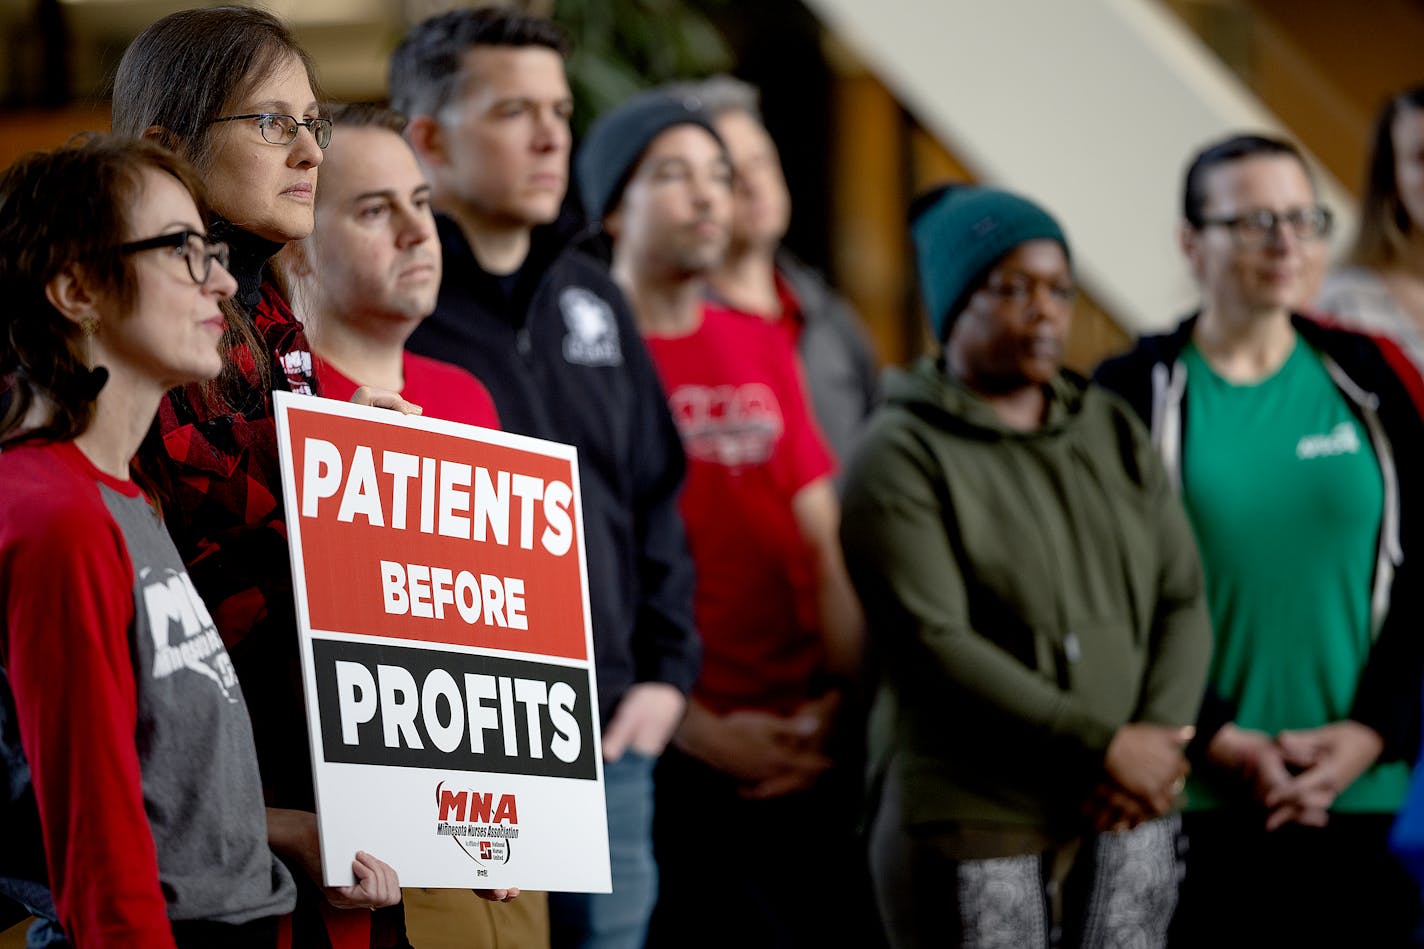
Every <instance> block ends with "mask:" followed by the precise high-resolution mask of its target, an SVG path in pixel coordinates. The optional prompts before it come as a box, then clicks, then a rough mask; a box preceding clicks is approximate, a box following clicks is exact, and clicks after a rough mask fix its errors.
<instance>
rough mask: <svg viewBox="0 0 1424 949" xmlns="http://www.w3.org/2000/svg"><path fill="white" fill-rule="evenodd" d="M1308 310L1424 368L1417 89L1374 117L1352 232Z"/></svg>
mask: <svg viewBox="0 0 1424 949" xmlns="http://www.w3.org/2000/svg"><path fill="white" fill-rule="evenodd" d="M1316 307H1317V308H1318V309H1320V310H1322V311H1323V312H1325V313H1328V314H1330V315H1331V316H1333V317H1335V318H1336V319H1338V320H1339V321H1340V322H1341V323H1343V324H1345V325H1346V326H1349V327H1352V328H1354V329H1359V330H1362V331H1364V332H1367V333H1372V334H1375V335H1378V336H1386V337H1388V338H1390V339H1392V340H1393V341H1394V342H1395V343H1396V344H1398V345H1399V347H1400V348H1401V349H1403V350H1404V351H1405V353H1406V355H1408V356H1409V358H1410V359H1411V360H1413V362H1414V365H1415V367H1416V368H1419V369H1421V371H1424V86H1414V87H1413V88H1410V89H1406V90H1404V91H1403V92H1401V93H1399V94H1398V95H1395V96H1393V97H1392V98H1391V99H1390V100H1389V102H1387V103H1386V104H1385V106H1384V108H1383V109H1381V110H1380V113H1379V115H1378V116H1377V117H1376V119H1375V128H1374V135H1373V139H1372V145H1371V147H1370V160H1369V166H1368V168H1367V170H1366V172H1365V191H1364V197H1363V198H1362V199H1361V202H1360V223H1359V229H1358V230H1357V231H1356V233H1355V241H1354V244H1353V246H1352V247H1351V249H1350V254H1349V257H1348V258H1347V261H1346V265H1345V266H1344V267H1341V268H1339V269H1337V270H1336V271H1335V272H1333V273H1332V274H1330V276H1329V277H1327V278H1326V280H1325V284H1324V286H1323V288H1322V289H1321V291H1320V297H1319V299H1318V300H1317V301H1316Z"/></svg>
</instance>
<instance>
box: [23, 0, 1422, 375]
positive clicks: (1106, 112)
mask: <svg viewBox="0 0 1424 949" xmlns="http://www.w3.org/2000/svg"><path fill="white" fill-rule="evenodd" d="M193 5H194V4H193V3H192V2H187V3H184V2H168V0H0V36H3V44H0V165H7V164H9V162H10V161H11V160H13V159H14V158H15V157H16V156H17V155H19V154H21V153H23V152H25V151H28V150H30V149H35V148H47V147H52V146H54V145H56V144H58V143H60V142H62V141H63V140H64V139H66V138H67V137H68V136H70V135H71V134H73V133H75V132H78V131H82V130H86V129H98V130H103V129H107V127H108V102H107V85H108V83H109V81H110V77H111V76H112V73H113V69H114V67H115V65H116V64H117V62H118V59H119V56H120V55H121V54H122V52H123V50H124V48H125V46H126V45H127V43H128V42H129V40H131V39H132V38H133V37H134V36H135V35H136V34H137V33H138V32H139V31H140V30H142V29H143V28H144V27H145V26H146V25H147V24H148V23H150V22H152V21H153V20H154V19H156V18H157V17H160V16H162V15H164V14H167V13H169V12H172V11H174V10H178V9H183V8H185V7H190V6H193ZM457 5H460V4H456V3H450V2H447V0H279V2H272V3H268V4H265V6H267V7H268V8H269V9H272V10H273V11H274V12H276V13H278V14H279V15H281V16H283V17H284V18H286V19H287V20H288V21H289V22H290V23H291V24H292V25H293V26H294V27H295V30H296V32H297V34H298V37H299V39H300V40H301V42H302V43H303V45H304V46H306V48H307V49H308V50H309V51H310V52H311V53H312V55H313V56H314V58H315V60H316V63H317V67H318V72H319V76H320V78H321V81H322V83H323V84H324V86H325V90H326V92H327V94H328V96H330V97H331V98H337V99H348V100H380V99H382V98H383V97H384V95H385V71H386V57H387V55H388V53H389V51H390V50H391V48H393V46H394V45H395V43H396V42H397V40H398V39H399V38H400V36H401V34H402V33H403V31H404V29H405V28H406V26H407V25H408V24H410V23H413V22H416V21H418V20H420V19H422V18H424V17H426V16H429V15H430V14H432V13H436V12H440V11H441V10H444V9H448V8H450V7H453V6H457ZM512 5H514V6H519V7H522V8H524V9H526V10H529V11H531V12H535V13H540V14H545V15H549V16H552V17H553V18H554V19H556V20H558V21H559V22H560V23H562V24H563V25H564V26H565V27H566V28H568V30H569V31H570V33H571V34H572V35H573V37H574V41H575V44H576V51H575V53H574V55H573V57H572V59H571V60H570V63H569V72H570V80H571V82H572V84H573V87H574V91H575V95H576V97H577V100H578V107H579V111H578V115H577V117H576V124H577V127H578V128H579V129H581V128H583V127H584V126H585V125H586V124H587V122H588V121H589V120H590V118H591V117H592V116H593V115H595V114H597V112H598V111H599V110H600V109H602V108H605V107H607V106H608V105H611V104H613V103H616V102H618V101H620V100H621V99H623V98H624V97H626V96H627V95H629V94H631V93H632V92H634V91H636V90H637V89H639V88H643V87H645V86H650V85H655V84H657V83H660V82H663V81H666V80H669V79H674V78H684V77H700V76H705V75H709V74H711V73H716V72H729V73H732V74H734V75H736V76H739V77H741V78H743V79H746V80H748V81H750V82H752V83H754V84H756V85H758V86H760V87H761V89H762V95H763V106H764V111H765V117H766V122H767V125H768V127H769V129H770V130H771V133H772V135H773V137H774V138H775V139H776V141H777V142H778V144H779V146H780V148H781V152H782V159H783V162H784V164H785V167H786V173H787V178H788V181H789V183H790V186H791V191H792V197H793V202H794V217H793V222H792V230H791V233H790V235H789V237H788V240H787V243H788V244H789V245H790V247H791V248H792V250H794V251H795V252H796V253H797V254H799V255H800V256H801V257H802V258H803V259H805V260H807V261H809V262H811V263H812V264H814V265H816V266H818V267H820V268H821V269H822V270H824V271H825V272H826V273H827V274H828V275H829V276H830V278H831V279H832V281H833V282H834V283H835V284H836V285H838V286H839V287H840V288H841V289H842V290H843V291H844V292H845V293H846V294H847V295H848V296H849V297H850V298H851V299H852V300H853V301H854V302H855V304H856V305H857V306H858V308H859V309H860V312H861V313H862V315H863V316H864V318H865V321H866V324H867V327H868V328H869V330H870V333H871V335H872V337H873V339H874V341H875V344H876V347H877V349H878V351H879V354H880V356H881V359H882V360H883V361H884V362H886V363H887V364H895V363H902V362H904V361H906V360H907V359H909V358H910V357H912V356H914V355H915V354H917V353H918V352H920V351H921V350H922V349H923V348H924V346H925V338H924V332H923V330H922V328H921V327H922V320H921V317H920V314H919V312H918V309H917V304H916V302H915V288H914V284H913V273H912V270H913V268H912V265H911V258H910V252H909V246H908V241H907V238H906V234H905V226H904V223H905V222H904V218H905V208H906V206H907V204H908V203H909V200H910V198H911V197H912V196H913V195H914V194H915V193H917V192H918V191H919V190H921V189H923V188H924V187H926V186H928V185H930V184H934V183H936V182H941V181H945V180H956V179H957V180H976V181H982V182H986V183H992V184H996V185H1000V186H1004V187H1009V188H1012V189H1014V190H1018V191H1021V192H1023V193H1025V194H1028V195H1031V196H1032V197H1034V198H1036V199H1037V200H1040V201H1041V202H1043V203H1044V204H1045V205H1047V206H1048V207H1049V208H1050V209H1052V210H1053V211H1054V212H1055V213H1056V214H1057V215H1058V216H1059V217H1060V218H1061V220H1062V221H1063V223H1064V225H1065V227H1066V229H1067V231H1068V233H1069V236H1070V240H1071V241H1072V244H1073V251H1074V264H1075V266H1076V268H1077V270H1078V273H1079V277H1080V280H1081V282H1082V285H1083V288H1084V296H1083V298H1082V300H1081V302H1080V305H1079V309H1078V318H1077V323H1076V325H1075V328H1074V333H1073V337H1072V341H1071V346H1070V354H1069V362H1070V364H1072V365H1075V366H1077V367H1079V368H1089V367H1091V366H1092V365H1093V364H1095V363H1096V361H1097V360H1098V359H1099V358H1100V357H1101V356H1103V355H1105V354H1107V353H1110V352H1113V351H1115V350H1117V349H1119V348H1121V347H1122V346H1123V345H1125V343H1126V340H1127V338H1128V336H1129V335H1131V334H1135V333H1138V332H1142V331H1146V330H1151V329H1158V328H1162V327H1164V326H1166V325H1168V324H1170V323H1172V322H1175V320H1176V319H1178V318H1180V317H1181V316H1182V315H1184V314H1185V313H1186V311H1187V310H1188V309H1189V308H1190V307H1191V306H1192V304H1193V291H1192V287H1191V284H1190V281H1189V279H1188V276H1187V273H1186V270H1185V267H1184V265H1183V264H1182V262H1181V258H1180V254H1179V253H1178V252H1177V248H1176V227H1177V217H1178V210H1177V209H1178V206H1179V201H1180V197H1179V193H1180V178H1181V175H1182V172H1183V170H1184V168H1185V165H1186V162H1187V160H1188V158H1189V156H1190V155H1191V153H1192V152H1193V151H1194V150H1195V149H1196V148H1197V147H1199V146H1200V145H1201V144H1202V143H1204V142H1206V141H1207V140H1209V139H1211V138H1213V137H1216V136H1219V135H1222V134H1224V133H1227V132H1232V131H1239V130H1247V129H1251V130H1261V129H1266V130H1271V131H1275V132H1278V133H1284V134H1286V135H1288V136H1289V137H1291V138H1293V139H1294V140H1296V141H1298V142H1299V143H1300V144H1301V145H1303V146H1304V147H1305V149H1306V150H1307V151H1308V152H1309V153H1310V154H1311V155H1312V156H1313V157H1314V159H1315V161H1316V162H1317V163H1318V168H1319V171H1320V173H1321V181H1322V187H1323V190H1324V193H1325V195H1326V201H1327V203H1328V204H1330V205H1331V206H1332V207H1333V208H1334V210H1335V211H1336V212H1337V214H1338V215H1339V216H1340V217H1341V218H1342V223H1343V226H1342V227H1341V228H1340V231H1339V235H1338V238H1337V240H1338V241H1339V242H1340V243H1343V240H1344V239H1345V238H1347V237H1348V235H1349V233H1350V232H1351V230H1352V229H1353V212H1352V203H1353V195H1354V194H1355V193H1357V192H1358V190H1359V188H1360V185H1361V182H1362V180H1363V177H1364V162H1365V152H1366V149H1367V147H1368V141H1367V140H1368V135H1369V128H1370V123H1371V120H1372V117H1373V114H1374V112H1375V111H1376V109H1377V108H1378V107H1379V106H1380V104H1381V103H1382V102H1383V101H1384V99H1385V98H1386V96H1387V95H1388V94H1389V93H1390V92H1392V91H1394V90H1396V89H1399V88H1401V87H1404V86H1406V85H1409V84H1411V83H1414V82H1417V81H1419V80H1420V79H1421V78H1424V75H1421V73H1424V67H1421V65H1420V64H1419V62H1418V57H1419V51H1420V50H1421V49H1424V0H1367V2H1360V3H1352V4H1344V3H1340V2H1338V0H1073V2H1055V0H805V2H801V0H526V2H522V3H513V4H512Z"/></svg>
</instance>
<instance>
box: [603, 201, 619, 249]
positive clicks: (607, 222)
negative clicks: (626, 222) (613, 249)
mask: <svg viewBox="0 0 1424 949" xmlns="http://www.w3.org/2000/svg"><path fill="white" fill-rule="evenodd" d="M622 230H623V206H622V204H619V206H618V207H616V208H614V209H613V210H612V211H609V212H608V213H607V214H605V215H604V216H603V232H604V233H605V234H607V235H608V236H609V237H611V238H613V239H614V240H615V241H616V240H617V239H618V234H619V232H621V231H622Z"/></svg>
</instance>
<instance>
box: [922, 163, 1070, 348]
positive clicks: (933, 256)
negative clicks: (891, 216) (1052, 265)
mask: <svg viewBox="0 0 1424 949" xmlns="http://www.w3.org/2000/svg"><path fill="white" fill-rule="evenodd" d="M911 214H912V218H911V221H910V236H911V237H912V238H913V239H914V242H915V260H916V264H917V266H918V270H919V275H920V293H921V294H922V295H923V296H924V301H925V310H926V312H927V313H928V314H929V320H930V329H932V330H933V331H934V335H935V339H937V340H939V341H940V342H944V341H945V339H946V338H948V336H949V329H950V326H951V325H952V324H953V322H954V318H955V317H956V316H958V315H959V313H960V311H961V310H963V309H964V306H965V304H966V303H968V302H969V296H970V294H972V293H973V292H974V291H975V290H976V289H977V288H978V286H979V283H980V281H981V280H983V278H984V275H985V274H986V273H988V271H989V270H990V268H992V267H993V266H994V265H995V264H996V263H998V262H999V260H1000V259H1002V258H1003V257H1004V255H1005V254H1008V253H1009V252H1010V251H1012V250H1013V249H1014V248H1015V247H1018V246H1019V245H1020V244H1025V243H1027V242H1029V241H1032V240H1041V239H1047V240H1055V241H1057V242H1058V243H1059V244H1061V245H1063V253H1064V254H1068V253H1069V252H1068V238H1067V237H1065V236H1064V235H1063V229H1062V228H1061V227H1059V226H1058V222H1057V221H1055V220H1054V219H1053V217H1052V215H1050V214H1049V213H1048V212H1047V211H1045V210H1043V208H1040V207H1039V206H1038V205H1036V204H1034V203H1033V202H1032V201H1029V200H1028V199H1027V198H1021V197H1019V196H1018V195H1016V194H1010V193H1009V192H1007V191H1000V190H998V189H996V188H981V187H978V186H975V185H951V186H949V187H947V188H944V189H941V190H939V191H935V192H931V193H930V194H927V195H925V196H923V197H922V198H921V199H920V200H919V201H917V202H916V204H915V207H914V208H912V209H911ZM1069 256H1070V257H1071V255H1069Z"/></svg>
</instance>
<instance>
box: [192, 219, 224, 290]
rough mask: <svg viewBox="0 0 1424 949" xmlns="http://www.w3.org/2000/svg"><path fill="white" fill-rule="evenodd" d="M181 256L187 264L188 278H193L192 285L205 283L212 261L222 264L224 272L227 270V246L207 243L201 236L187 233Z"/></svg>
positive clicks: (211, 268) (219, 243)
mask: <svg viewBox="0 0 1424 949" xmlns="http://www.w3.org/2000/svg"><path fill="white" fill-rule="evenodd" d="M183 256H184V258H185V259H186V260H187V262H188V276H190V277H192V278H193V282H194V283H198V284H202V283H207V282H208V277H209V276H211V275H212V272H213V261H214V260H216V261H217V262H218V263H220V264H222V265H223V269H224V270H226V269H227V264H228V259H229V252H228V247H227V245H226V244H224V243H222V242H221V241H209V240H208V239H207V238H206V237H204V236H203V235H201V234H194V233H192V232H189V234H188V240H187V241H186V242H185V244H184V253H183Z"/></svg>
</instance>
